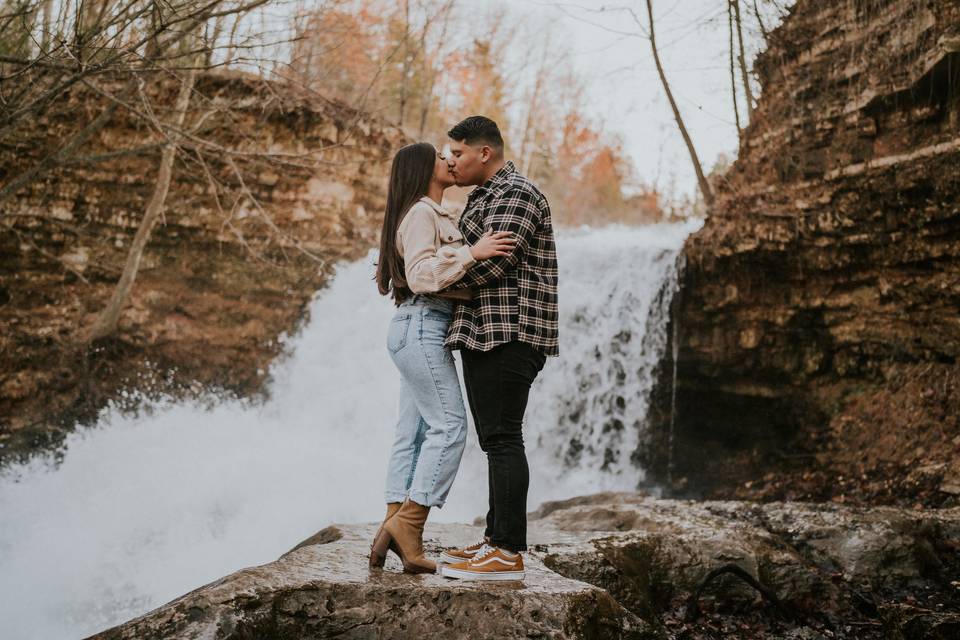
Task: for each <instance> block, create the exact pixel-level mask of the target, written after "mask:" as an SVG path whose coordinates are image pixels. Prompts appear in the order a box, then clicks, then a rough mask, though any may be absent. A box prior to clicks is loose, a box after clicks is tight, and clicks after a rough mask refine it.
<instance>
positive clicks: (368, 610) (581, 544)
mask: <svg viewBox="0 0 960 640" xmlns="http://www.w3.org/2000/svg"><path fill="white" fill-rule="evenodd" d="M530 524H531V527H530V536H529V539H530V542H531V545H532V546H531V550H530V552H529V553H528V554H527V557H526V561H527V562H526V564H527V572H528V578H527V580H526V582H525V583H523V584H520V583H501V584H496V585H492V584H471V583H463V582H458V581H453V580H448V579H445V578H442V577H440V576H435V575H429V576H406V575H403V574H402V573H400V564H399V561H398V560H397V559H396V558H395V557H393V556H392V555H391V556H390V558H389V559H388V563H387V566H386V567H385V569H383V570H372V571H371V570H369V569H367V568H366V555H367V553H368V548H369V540H370V537H371V536H372V535H373V533H374V530H375V529H376V525H373V524H370V525H336V526H331V527H328V528H327V529H324V530H322V531H320V532H319V533H318V534H317V535H315V536H313V537H311V538H310V539H308V540H305V541H304V542H303V543H301V544H300V545H297V547H295V548H294V549H293V550H291V551H290V552H288V553H287V554H285V555H283V556H282V557H281V558H280V559H278V560H277V561H275V562H273V563H269V564H266V565H263V566H259V567H253V568H249V569H243V570H241V571H238V572H236V573H234V574H232V575H230V576H227V577H225V578H223V579H221V580H218V581H216V582H214V583H211V584H209V585H207V586H204V587H202V588H200V589H197V590H195V591H192V592H191V593H188V594H186V595H185V596H183V597H181V598H178V599H176V600H174V601H172V602H170V603H168V604H166V605H164V606H162V607H160V608H158V609H156V610H154V611H152V612H150V613H148V614H146V615H144V616H142V617H140V618H137V619H135V620H131V621H130V622H127V623H125V624H123V625H120V626H118V627H115V628H113V629H110V630H107V631H104V632H102V633H100V634H98V635H96V636H94V638H97V639H98V640H107V639H120V638H143V639H147V638H249V637H256V638H263V639H269V638H328V637H342V638H404V637H423V638H466V637H476V638H488V637H489V638H493V637H496V638H515V637H523V638H526V637H543V638H558V639H559V638H590V639H593V638H668V637H676V636H677V634H679V633H681V632H682V633H684V634H686V635H683V636H682V637H738V638H801V637H806V638H824V637H832V638H858V639H866V638H904V639H908V638H909V639H912V638H946V637H950V636H949V634H950V633H953V632H955V631H957V630H960V615H957V613H956V607H957V605H958V604H960V602H958V601H957V597H958V596H957V593H956V591H957V589H956V583H953V584H952V585H951V583H950V580H951V579H953V580H955V579H956V576H957V570H958V569H960V564H958V555H957V553H956V551H957V549H958V548H960V509H943V510H928V511H913V510H906V509H900V508H893V507H881V508H875V509H869V510H864V509H854V508H849V507H844V506H839V505H830V504H827V505H816V504H788V503H770V504H765V505H759V504H753V503H744V502H733V501H726V502H724V501H714V502H689V501H680V500H658V499H654V498H651V497H647V496H644V495H641V494H598V495H595V496H587V497H582V498H575V499H572V500H567V501H563V502H556V503H548V504H545V505H544V506H543V507H541V509H540V510H538V511H537V512H536V513H533V514H531V523H530ZM478 534H479V530H478V529H477V528H475V527H468V526H466V525H438V524H433V523H429V524H428V526H427V530H426V548H427V552H428V555H429V554H437V553H439V551H440V550H441V548H442V547H441V542H442V543H444V544H451V545H456V544H467V543H470V542H472V541H473V540H474V539H475V538H476V537H477V535H478ZM729 565H734V566H736V567H738V568H739V569H741V570H742V571H743V572H745V573H746V574H747V575H748V576H750V577H752V578H754V579H756V580H758V581H759V582H760V584H761V585H762V586H764V587H765V588H767V589H769V590H770V591H771V592H772V593H773V594H774V597H775V598H777V599H778V600H779V608H777V607H776V606H774V605H773V604H770V603H767V602H764V601H763V600H761V599H760V598H759V596H758V594H757V592H756V591H755V590H754V589H753V588H752V587H750V586H748V585H747V583H746V582H743V581H741V580H740V579H738V578H734V577H732V576H731V575H728V574H725V575H722V576H721V577H719V578H717V579H716V580H713V581H711V582H710V583H708V584H707V585H706V586H705V587H704V590H703V593H702V595H701V596H700V598H699V601H698V602H699V606H698V609H699V610H700V611H701V612H702V614H701V617H700V618H699V619H698V620H688V619H685V617H684V616H685V615H686V614H687V613H688V612H689V611H690V608H689V605H690V603H689V598H690V595H691V594H692V593H693V592H694V591H696V590H697V588H698V587H700V585H701V583H702V582H703V580H704V578H705V577H706V576H707V575H708V574H709V572H711V571H712V570H713V569H716V568H719V567H723V566H729ZM951 611H953V612H952V613H951ZM698 634H701V635H698ZM823 634H827V635H823ZM938 634H939V635H938Z"/></svg>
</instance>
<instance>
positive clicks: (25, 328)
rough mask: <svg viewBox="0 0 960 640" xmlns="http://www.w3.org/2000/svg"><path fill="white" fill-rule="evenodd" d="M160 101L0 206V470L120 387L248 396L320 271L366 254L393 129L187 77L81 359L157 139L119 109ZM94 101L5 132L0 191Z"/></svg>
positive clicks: (120, 395)
mask: <svg viewBox="0 0 960 640" xmlns="http://www.w3.org/2000/svg"><path fill="white" fill-rule="evenodd" d="M103 83H104V84H103V85H102V86H105V87H108V88H110V85H109V81H107V80H104V81H103ZM177 90H178V85H177V84H176V83H175V82H172V81H168V80H163V79H160V78H147V79H146V82H145V83H144V88H143V98H145V99H140V98H138V100H137V102H136V104H135V105H134V106H133V108H131V109H125V108H121V109H119V110H118V111H117V112H116V116H115V117H114V119H113V120H112V121H111V123H110V124H109V125H108V126H107V127H106V128H104V129H103V130H102V131H100V132H99V134H98V135H97V136H96V138H95V139H94V140H93V141H92V142H91V143H90V144H89V145H87V146H86V147H85V148H84V149H82V151H81V152H80V153H79V154H78V155H77V157H75V158H73V159H72V160H71V161H69V162H68V163H67V164H65V165H64V166H62V167H60V168H58V169H57V170H55V171H52V172H50V173H48V174H46V175H45V176H44V177H43V178H42V179H40V180H37V181H35V182H33V183H32V184H30V185H29V186H28V187H26V188H24V189H23V190H22V191H20V192H19V193H18V194H17V195H16V196H15V197H14V198H12V199H8V200H6V201H5V202H2V203H0V220H2V223H3V224H4V225H5V227H4V228H3V229H2V231H0V325H2V326H3V327H4V331H3V332H2V335H0V445H3V446H2V447H0V459H2V458H3V457H4V456H9V455H10V453H11V452H22V451H27V450H33V449H36V448H37V447H43V446H44V445H45V444H51V443H55V442H56V441H57V440H58V439H59V438H60V437H61V436H62V434H63V431H64V430H66V429H69V428H70V426H71V425H72V424H74V423H75V422H76V421H77V420H80V421H81V422H82V421H92V420H94V419H95V418H96V415H97V413H98V411H99V410H100V409H101V408H102V407H103V406H104V404H105V403H106V402H108V401H116V402H120V403H123V402H125V400H124V398H126V397H128V395H127V394H126V393H125V391H126V390H131V391H135V392H136V394H137V396H138V397H139V396H143V395H147V396H149V395H150V394H151V393H158V394H159V393H169V392H174V393H193V392H197V393H202V392H204V391H208V390H211V389H213V390H220V391H224V392H227V393H230V394H238V395H249V394H251V393H255V392H256V391H258V390H260V389H262V388H263V386H262V385H263V382H264V380H265V378H266V375H267V371H268V365H269V363H270V362H271V360H272V359H273V358H274V357H276V356H277V355H278V354H279V353H281V351H282V345H281V344H280V342H279V341H278V337H279V336H280V335H281V334H283V333H284V332H292V331H294V330H295V329H296V327H297V326H298V323H299V322H301V321H302V319H303V317H304V310H305V307H306V304H307V303H308V301H309V300H310V299H311V297H312V296H313V295H314V293H315V292H316V291H317V289H319V288H320V287H321V286H323V284H324V282H325V281H326V279H327V277H328V276H329V275H330V274H331V272H332V267H333V265H334V264H335V263H336V262H337V261H338V260H341V259H356V258H357V257H359V256H361V255H363V254H364V253H365V252H366V251H367V250H368V249H369V248H371V247H372V246H374V244H375V242H376V238H377V233H378V225H379V221H380V218H381V211H382V206H383V198H384V190H385V187H386V172H387V170H388V168H389V164H388V162H389V158H390V156H391V154H392V152H393V151H394V150H395V149H396V148H397V147H398V146H399V145H400V144H402V142H403V136H402V134H401V133H400V132H399V131H398V130H396V129H394V128H392V127H388V126H385V125H383V124H381V123H379V122H377V121H375V120H371V119H370V118H369V116H366V115H365V114H363V113H361V112H357V111H355V110H353V109H351V108H348V107H347V106H345V105H342V104H337V103H333V102H329V101H324V100H321V99H318V98H316V97H315V96H305V95H302V94H300V93H298V92H297V91H296V90H295V89H294V88H291V87H288V86H285V85H283V84H281V83H276V82H267V81H264V80H261V79H258V78H254V77H250V76H246V75H239V74H223V73H208V74H203V75H201V76H200V77H199V78H198V79H197V84H196V90H195V94H194V97H193V99H192V102H191V110H190V113H189V114H188V117H187V120H186V125H185V127H186V129H187V131H188V132H189V136H188V137H187V138H185V139H184V140H183V141H182V143H183V147H182V149H181V150H180V152H179V153H178V156H177V159H176V163H175V167H174V174H173V181H172V184H171V187H170V192H169V195H168V196H167V200H166V202H167V206H166V211H165V213H164V215H163V219H162V221H161V222H160V223H159V224H158V225H157V226H156V227H155V228H154V231H153V234H152V236H151V238H150V242H149V244H148V246H147V249H146V251H145V253H144V256H143V261H142V263H141V267H140V272H139V274H138V276H137V280H136V283H135V285H134V288H133V292H132V298H131V300H130V304H129V305H128V306H127V308H126V309H125V311H124V313H123V315H122V317H121V320H120V329H119V331H118V333H117V335H116V336H114V337H113V338H111V339H108V340H103V341H101V342H99V343H97V344H94V345H93V347H92V348H90V349H87V348H85V347H84V345H83V344H82V340H81V337H82V335H81V334H82V331H83V330H84V329H85V328H88V327H89V326H90V325H91V323H92V322H93V320H94V318H95V317H96V315H97V313H98V312H99V311H100V310H101V309H102V308H103V307H104V306H105V304H106V301H107V300H108V298H109V296H110V294H111V292H112V290H113V287H114V285H115V283H116V282H117V279H118V277H119V274H120V271H121V269H122V267H123V264H124V260H125V258H126V254H127V250H128V248H129V246H130V243H131V240H132V238H133V235H134V233H135V232H136V229H137V226H138V225H139V222H140V220H141V218H142V216H143V213H144V210H145V208H146V204H147V201H148V200H149V198H150V195H151V193H152V191H153V188H154V182H155V179H156V175H157V167H158V160H159V142H160V141H161V138H160V137H159V136H158V135H157V133H156V130H155V128H154V127H153V126H151V124H150V119H149V118H148V117H144V115H143V113H140V114H135V113H134V111H135V110H136V111H140V112H142V111H143V110H144V109H146V108H147V107H148V105H152V109H154V110H155V112H156V113H154V115H155V116H156V117H157V118H159V119H160V120H161V121H162V120H164V119H168V118H169V114H168V113H166V112H164V111H163V109H164V105H171V104H172V103H173V100H174V98H175V96H176V94H177ZM105 106H106V99H105V98H104V97H103V96H102V95H100V94H98V93H95V92H94V91H92V90H90V89H78V90H76V91H74V92H72V93H71V94H69V96H68V98H67V99H66V100H64V101H63V102H62V103H60V104H57V105H56V106H54V107H53V108H51V109H50V110H48V111H47V112H46V113H45V114H44V115H43V117H42V118H41V119H40V120H38V121H37V122H35V123H33V125H32V126H30V127H28V128H27V129H25V130H20V131H19V132H17V133H16V134H14V135H11V136H8V137H6V138H5V139H4V140H3V141H2V145H0V179H2V180H3V181H4V182H5V181H7V180H9V179H11V178H13V177H14V176H16V175H19V173H20V172H22V171H24V170H25V169H27V168H28V167H30V166H32V165H33V164H34V163H36V162H37V161H38V160H39V159H40V158H41V157H42V156H43V155H44V154H46V153H48V152H49V151H50V150H53V149H56V148H58V147H59V146H60V145H61V144H63V141H64V140H66V139H68V138H69V136H70V135H72V134H73V132H74V131H75V130H76V128H77V126H78V120H80V121H83V122H86V121H87V120H88V118H87V116H86V115H85V116H84V117H83V118H79V119H78V117H77V114H78V113H81V114H89V118H92V117H93V115H94V114H95V113H96V112H97V111H98V110H99V109H103V108H104V107H105ZM371 286H373V285H372V284H371ZM136 402H139V400H134V401H132V402H130V403H128V404H135V403H136Z"/></svg>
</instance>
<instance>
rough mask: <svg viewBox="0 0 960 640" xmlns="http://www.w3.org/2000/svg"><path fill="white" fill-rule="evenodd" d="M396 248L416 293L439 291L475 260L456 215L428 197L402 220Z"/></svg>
mask: <svg viewBox="0 0 960 640" xmlns="http://www.w3.org/2000/svg"><path fill="white" fill-rule="evenodd" d="M397 250H398V251H399V252H400V255H402V256H403V263H404V270H405V275H406V277H407V287H409V289H410V291H412V292H414V293H436V292H438V291H440V290H441V289H444V288H446V287H448V286H450V285H451V284H453V283H454V282H456V281H457V280H459V279H460V278H462V277H463V274H464V273H466V271H467V269H468V268H470V267H471V266H472V265H473V264H474V263H476V260H474V259H473V255H471V254H470V247H468V246H466V245H465V244H464V242H463V235H461V233H460V229H459V227H458V226H457V220H456V217H455V216H454V214H452V213H450V212H449V211H447V210H446V209H444V208H443V207H442V206H440V205H439V204H437V203H436V202H434V201H433V200H431V199H430V198H428V197H426V196H424V197H423V198H420V200H419V201H418V202H416V203H415V204H414V205H413V206H412V207H410V210H409V211H408V212H407V215H405V216H404V217H403V220H401V221H400V227H399V228H398V229H397Z"/></svg>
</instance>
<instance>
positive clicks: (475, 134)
mask: <svg viewBox="0 0 960 640" xmlns="http://www.w3.org/2000/svg"><path fill="white" fill-rule="evenodd" d="M447 135H448V136H450V139H451V140H457V141H460V140H463V141H464V142H466V143H467V144H469V145H471V146H474V145H476V144H477V143H478V142H481V143H483V144H485V145H487V146H489V147H490V148H492V149H495V150H496V151H497V153H498V154H500V153H503V136H502V135H500V127H498V126H497V123H496V122H494V121H493V120H491V119H490V118H487V117H485V116H470V117H469V118H466V119H464V120H461V121H460V122H458V123H457V124H456V125H455V126H454V127H453V128H452V129H450V131H447Z"/></svg>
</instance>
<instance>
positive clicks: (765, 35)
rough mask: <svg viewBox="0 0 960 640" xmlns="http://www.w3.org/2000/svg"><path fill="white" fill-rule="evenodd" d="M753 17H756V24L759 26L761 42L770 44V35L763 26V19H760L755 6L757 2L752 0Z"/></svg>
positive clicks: (758, 10) (757, 8)
mask: <svg viewBox="0 0 960 640" xmlns="http://www.w3.org/2000/svg"><path fill="white" fill-rule="evenodd" d="M753 15H755V16H757V24H758V25H760V35H762V36H763V42H764V43H765V44H770V34H769V33H768V32H767V28H766V27H765V26H764V24H763V18H761V17H760V7H758V6H757V0H753Z"/></svg>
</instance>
